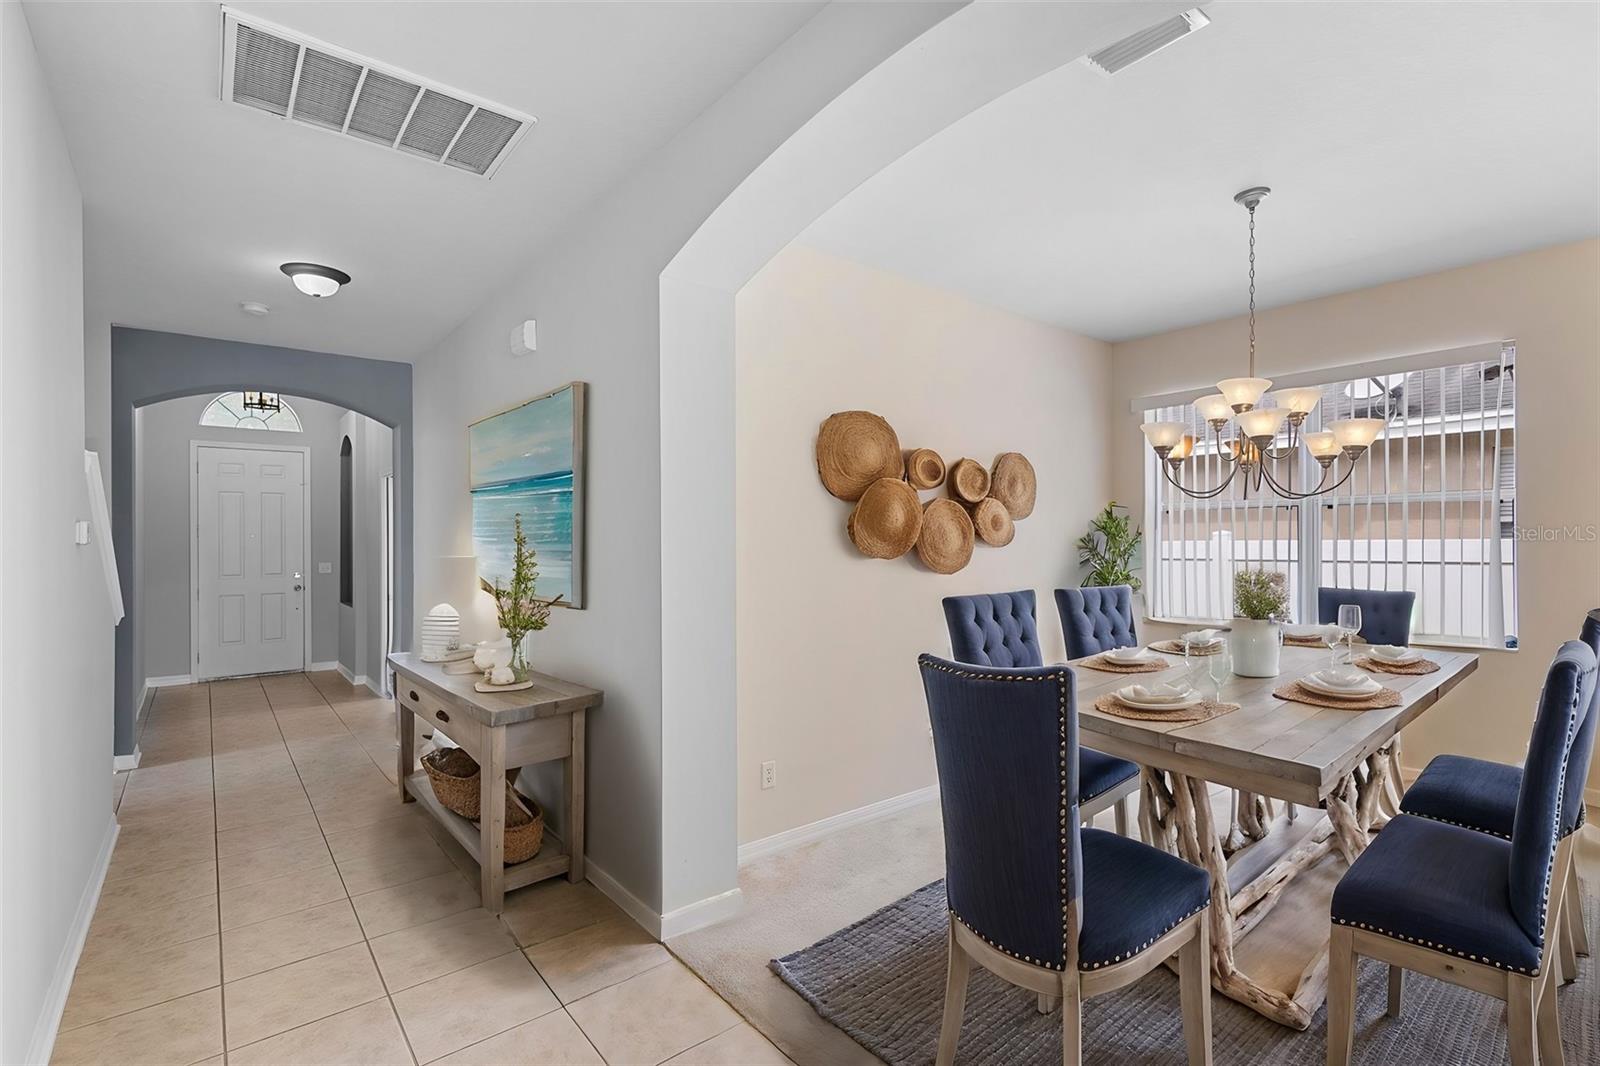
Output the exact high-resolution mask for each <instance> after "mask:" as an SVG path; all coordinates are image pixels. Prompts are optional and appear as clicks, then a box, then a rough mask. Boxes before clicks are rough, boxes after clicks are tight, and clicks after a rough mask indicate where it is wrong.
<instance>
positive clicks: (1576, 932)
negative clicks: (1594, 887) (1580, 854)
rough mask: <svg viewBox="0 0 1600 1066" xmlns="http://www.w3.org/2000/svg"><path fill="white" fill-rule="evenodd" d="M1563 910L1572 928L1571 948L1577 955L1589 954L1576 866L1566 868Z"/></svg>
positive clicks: (1581, 893) (1587, 935) (1581, 892)
mask: <svg viewBox="0 0 1600 1066" xmlns="http://www.w3.org/2000/svg"><path fill="white" fill-rule="evenodd" d="M1563 898H1564V905H1563V909H1564V910H1565V911H1566V915H1567V921H1568V923H1570V924H1571V926H1572V947H1573V950H1574V951H1576V952H1577V953H1578V954H1579V955H1588V954H1589V930H1588V929H1586V928H1584V924H1583V889H1582V888H1581V887H1579V885H1578V864H1577V863H1576V862H1573V863H1572V864H1571V865H1569V866H1568V867H1567V894H1566V896H1565V897H1563Z"/></svg>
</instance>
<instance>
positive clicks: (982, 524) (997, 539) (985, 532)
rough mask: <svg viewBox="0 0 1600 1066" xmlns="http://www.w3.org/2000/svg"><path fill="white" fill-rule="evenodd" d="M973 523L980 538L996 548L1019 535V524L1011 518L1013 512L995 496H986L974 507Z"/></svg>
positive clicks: (1001, 546) (1008, 542) (1002, 546)
mask: <svg viewBox="0 0 1600 1066" xmlns="http://www.w3.org/2000/svg"><path fill="white" fill-rule="evenodd" d="M972 525H973V528H974V529H976V530H977V532H978V539H979V540H981V541H983V542H984V543H985V544H990V545H993V546H994V547H996V548H1004V547H1005V546H1006V545H1007V544H1010V543H1011V538H1012V537H1015V536H1016V535H1017V524H1016V523H1015V522H1013V521H1012V520H1011V512H1010V511H1008V510H1006V505H1005V504H1003V503H1001V502H1000V501H999V500H997V499H995V498H994V497H993V496H985V497H984V498H983V499H981V500H979V501H978V506H976V507H974V508H973V509H972Z"/></svg>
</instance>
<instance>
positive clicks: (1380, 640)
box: [1317, 586, 1417, 647]
mask: <svg viewBox="0 0 1600 1066" xmlns="http://www.w3.org/2000/svg"><path fill="white" fill-rule="evenodd" d="M1346 603H1353V604H1355V605H1356V606H1357V607H1360V608H1361V639H1362V640H1364V641H1366V642H1367V643H1368V644H1398V645H1400V646H1401V647H1408V646H1410V644H1411V610H1412V608H1413V607H1415V606H1416V603H1417V594H1416V593H1415V592H1385V591H1382V590H1379V589H1330V588H1327V587H1326V586H1323V587H1321V588H1318V589H1317V621H1318V623H1320V624H1322V625H1327V624H1329V623H1331V622H1337V621H1338V620H1339V606H1340V605H1341V604H1346Z"/></svg>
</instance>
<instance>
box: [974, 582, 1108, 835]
mask: <svg viewBox="0 0 1600 1066" xmlns="http://www.w3.org/2000/svg"><path fill="white" fill-rule="evenodd" d="M1034 604H1035V600H1034V595H1033V590H1032V589H1022V590H1020V591H1017V592H996V593H990V594H988V595H978V596H946V597H945V599H944V621H945V625H946V626H948V627H949V629H950V651H951V654H952V655H953V656H954V657H955V658H956V660H957V661H959V662H964V663H972V664H973V665H975V666H1008V667H1009V666H1042V665H1044V652H1043V651H1042V650H1041V649H1040V647H1039V625H1038V620H1037V616H1036V613H1035V606H1034ZM1078 781H1079V784H1080V787H1081V788H1082V792H1080V793H1079V795H1078V804H1079V812H1080V813H1081V814H1082V816H1083V818H1084V820H1085V821H1087V820H1089V819H1091V818H1093V817H1094V816H1095V815H1097V814H1099V813H1100V812H1101V811H1103V810H1105V809H1107V808H1108V807H1109V808H1113V809H1114V811H1115V814H1114V817H1115V818H1116V826H1117V832H1118V833H1119V834H1121V835H1122V836H1127V835H1128V797H1129V796H1130V795H1132V794H1133V793H1134V792H1136V791H1138V789H1139V767H1138V766H1137V765H1136V764H1134V763H1131V762H1128V761H1127V760H1126V759H1118V758H1115V757H1113V756H1110V755H1107V754H1105V753H1104V752H1099V751H1095V750H1094V749H1093V748H1084V749H1083V750H1082V751H1081V752H1080V753H1079V776H1078Z"/></svg>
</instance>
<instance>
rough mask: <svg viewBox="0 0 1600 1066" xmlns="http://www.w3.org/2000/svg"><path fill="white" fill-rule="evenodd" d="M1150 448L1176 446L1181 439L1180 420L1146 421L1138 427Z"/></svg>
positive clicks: (1181, 424)
mask: <svg viewBox="0 0 1600 1066" xmlns="http://www.w3.org/2000/svg"><path fill="white" fill-rule="evenodd" d="M1139 429H1140V431H1141V432H1143V433H1144V435H1145V437H1147V438H1148V439H1149V441H1150V447H1152V448H1176V447H1177V446H1178V442H1179V441H1181V440H1183V430H1184V425H1183V423H1182V422H1146V423H1144V424H1143V425H1142V426H1140V427H1139Z"/></svg>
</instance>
